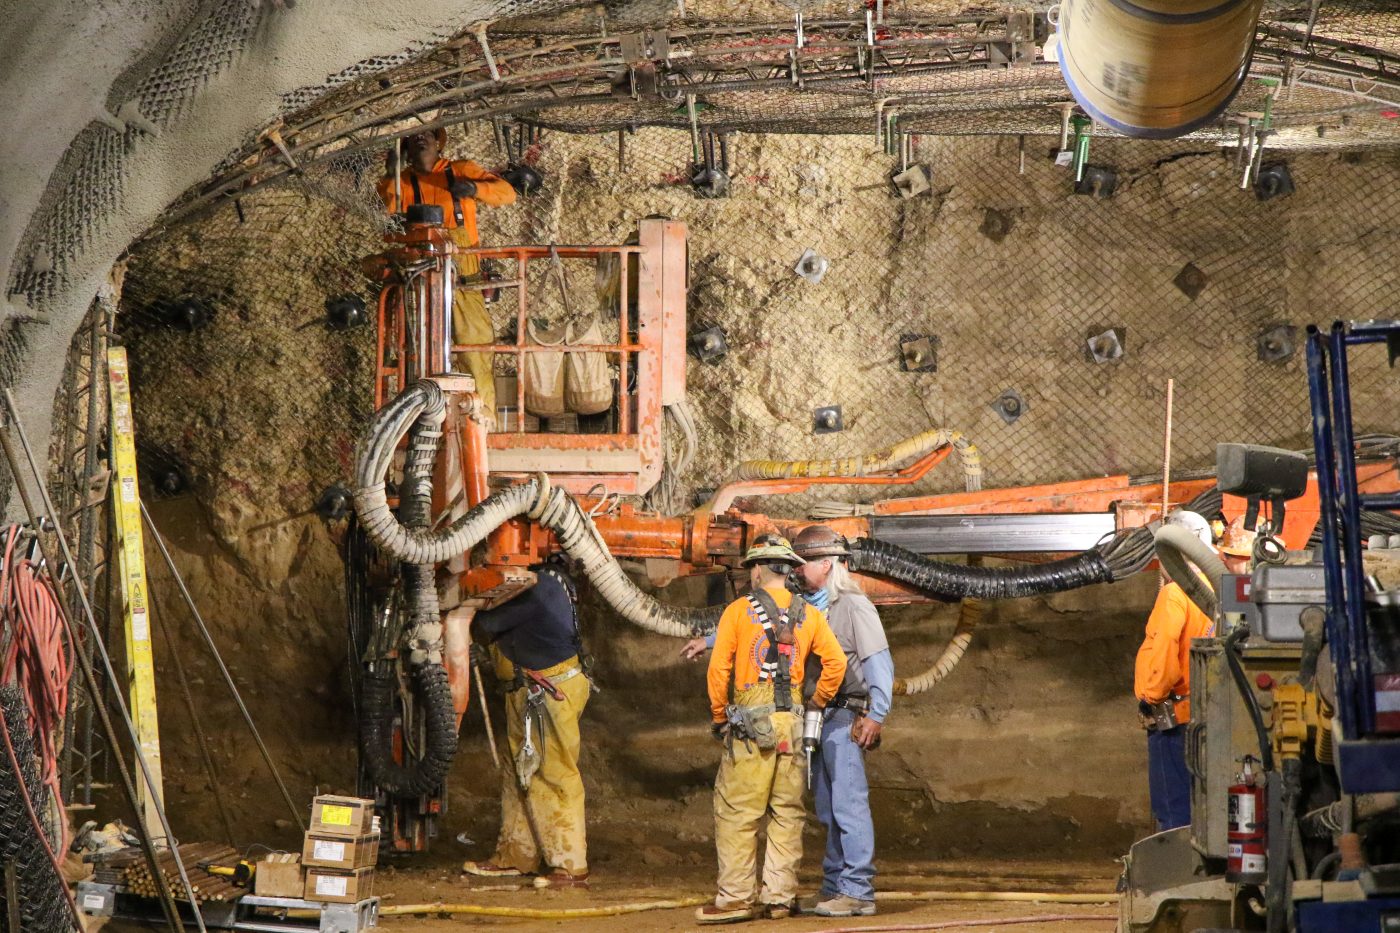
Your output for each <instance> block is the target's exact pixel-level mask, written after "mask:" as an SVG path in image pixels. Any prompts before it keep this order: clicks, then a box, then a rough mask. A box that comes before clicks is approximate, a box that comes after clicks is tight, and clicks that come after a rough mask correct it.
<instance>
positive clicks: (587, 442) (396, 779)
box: [347, 220, 1400, 850]
mask: <svg viewBox="0 0 1400 933" xmlns="http://www.w3.org/2000/svg"><path fill="white" fill-rule="evenodd" d="M391 241H392V243H393V244H394V245H393V248H391V249H390V250H389V251H387V252H385V253H384V254H382V255H380V256H378V257H374V258H373V259H372V260H371V261H369V262H368V263H367V268H368V269H369V270H370V271H371V272H373V273H374V274H376V275H377V276H379V277H380V279H381V280H382V282H383V291H382V294H381V298H380V302H379V344H378V346H379V354H378V360H377V365H376V376H377V378H376V396H375V397H376V402H377V404H378V405H379V406H380V408H379V411H378V413H377V414H376V416H375V418H374V420H373V422H372V423H371V425H370V428H369V429H368V431H367V433H366V435H365V437H364V438H363V439H362V440H361V442H360V445H359V447H358V450H357V463H356V476H355V483H354V501H355V511H356V515H357V521H358V525H357V527H356V528H354V529H353V531H352V537H351V544H352V547H351V548H350V549H349V551H348V552H347V553H348V557H347V567H348V578H347V579H348V581H349V586H350V595H351V611H352V636H353V639H354V650H355V652H356V655H357V657H359V658H360V660H361V662H362V665H363V674H362V687H361V690H360V696H361V703H360V710H361V718H362V728H361V738H362V762H363V765H364V767H363V773H364V783H365V785H366V787H365V790H366V791H368V790H371V789H373V790H374V791H375V792H377V793H378V795H379V798H380V800H381V802H382V804H383V805H384V809H385V811H386V813H388V814H389V819H388V820H387V821H386V822H387V824H388V826H389V830H388V831H389V834H390V842H391V845H392V846H393V847H394V848H398V849H401V850H419V849H422V848H425V847H426V845H427V840H428V837H429V836H430V835H431V824H432V818H433V817H434V816H435V815H436V814H437V813H438V812H440V809H441V800H442V799H444V798H443V795H442V793H441V789H440V786H441V783H442V780H443V778H444V777H445V775H446V772H447V766H448V765H449V764H450V760H451V756H450V752H451V748H450V746H451V744H452V743H453V742H455V734H456V730H455V728H454V726H455V725H456V724H458V723H460V721H461V718H462V716H463V714H464V713H465V711H466V709H467V702H468V698H469V696H470V694H471V687H472V684H471V676H472V672H471V665H470V663H469V661H468V657H469V650H468V649H469V644H470V636H469V626H470V622H471V618H472V615H473V614H474V612H475V611H477V610H478V609H482V608H489V607H491V606H494V605H498V604H500V603H501V602H504V601H505V600H507V599H509V598H511V597H512V596H513V595H515V594H517V593H519V592H520V591H521V590H523V589H525V588H527V587H529V586H531V585H533V583H534V575H533V574H532V573H531V572H530V569H529V568H530V567H531V566H533V565H535V564H537V563H539V562H540V561H541V560H543V559H544V558H545V557H546V556H547V555H549V554H551V553H554V552H557V551H560V550H563V551H566V552H568V553H569V554H570V555H571V556H572V557H574V558H575V559H576V560H577V561H579V562H580V564H581V565H582V567H583V571H584V573H585V574H586V575H587V576H588V578H589V579H590V581H591V583H592V584H593V586H594V587H595V589H596V590H597V591H598V593H599V594H600V595H601V596H602V597H603V598H604V599H605V600H606V601H607V602H608V603H609V604H610V605H611V606H612V607H613V608H614V609H615V610H616V612H617V613H618V614H619V615H621V616H622V617H623V618H625V619H628V620H629V621H631V622H633V623H635V624H637V625H640V626H642V627H644V628H646V629H648V630H650V631H653V632H657V633H659V634H666V635H672V636H677V637H682V636H690V635H693V634H700V633H703V632H705V631H707V630H708V628H709V627H711V626H713V624H714V622H715V620H716V619H717V617H718V607H711V608H709V609H679V608H675V607H670V606H666V605H664V604H662V603H660V602H658V601H657V599H656V598H655V597H653V596H652V595H650V594H649V593H647V592H644V591H643V590H642V589H640V588H639V587H638V586H637V584H636V583H634V582H633V580H632V578H631V577H630V576H629V575H628V574H627V573H626V572H624V570H623V568H622V566H621V565H620V564H619V560H626V561H629V562H640V563H641V564H642V565H643V566H644V567H645V570H646V575H647V576H648V577H649V578H650V580H651V582H652V583H653V584H664V583H666V582H668V581H669V580H671V579H674V578H675V577H677V576H682V575H689V574H697V573H699V574H704V573H723V572H725V571H726V570H730V569H734V568H737V567H738V566H739V562H740V559H741V557H742V555H743V553H744V551H745V549H746V548H747V547H748V545H749V543H750V542H752V541H753V539H754V538H755V537H757V536H758V535H760V534H762V533H764V532H767V531H771V530H777V531H780V532H782V533H784V534H787V535H789V536H795V534H796V533H797V532H798V531H800V530H801V528H802V527H804V526H806V525H809V524H812V522H809V521H791V520H783V519H775V518H771V517H769V516H767V515H765V514H764V513H763V512H761V511H758V510H757V508H758V505H759V501H760V500H761V498H762V497H764V496H770V495H777V494H789V493H797V492H804V491H807V490H809V489H811V488H813V487H816V486H823V485H846V486H850V485H860V486H866V487H879V488H880V489H881V490H886V489H890V488H894V487H899V486H907V485H910V484H913V483H915V482H918V481H919V480H920V479H922V478H924V477H925V476H926V475H927V474H928V472H929V471H930V470H932V469H933V468H934V467H935V466H937V465H938V464H939V463H941V462H942V461H943V460H945V459H946V458H947V457H948V456H949V455H950V454H953V453H957V454H958V455H959V457H960V458H961V460H962V465H963V472H964V475H965V476H966V477H967V485H968V486H969V490H968V491H965V492H960V493H953V494H947V495H937V496H917V497H910V498H888V499H884V500H881V501H879V502H877V503H875V504H874V505H871V506H869V507H868V508H866V509H864V513H863V514H851V515H845V516H841V517H836V518H831V519H826V520H824V523H825V524H829V525H832V526H833V527H835V528H836V529H837V530H838V531H840V532H841V533H843V534H845V535H846V536H847V537H848V538H849V539H851V541H852V542H853V549H854V554H853V556H852V559H851V564H852V569H853V570H854V571H856V572H857V573H858V574H859V575H860V576H861V577H862V583H863V585H864V586H865V588H866V591H867V592H868V593H869V594H870V595H871V598H872V599H873V600H874V601H875V602H877V603H883V604H891V603H910V602H918V601H929V600H955V599H960V598H963V597H968V596H972V597H978V598H1002V597H1007V596H1024V595H1031V594H1035V593H1046V592H1055V591H1059V590H1065V589H1069V588H1072V587H1076V586H1083V585H1087V584H1091V583H1096V582H1109V581H1113V580H1117V579H1122V578H1123V577H1125V576H1128V575H1130V574H1132V573H1136V572H1138V571H1140V570H1142V569H1143V568H1144V567H1146V566H1147V565H1148V563H1149V562H1150V561H1151V559H1152V556H1153V539H1152V532H1151V529H1150V527H1149V526H1150V524H1151V523H1152V522H1154V521H1155V520H1157V519H1158V518H1159V517H1160V513H1161V509H1162V495H1163V490H1162V485H1161V484H1160V483H1157V482H1147V483H1137V482H1133V481H1132V480H1131V479H1130V478H1128V477H1126V476H1114V477H1104V478H1097V479H1089V480H1081V481H1076V482H1070V483H1062V484H1054V485H1048V486H1033V487H1022V488H1016V489H992V490H982V489H980V477H981V470H980V465H979V463H978V462H977V460H976V451H975V449H974V448H972V447H971V445H969V444H967V442H966V441H965V440H964V439H963V438H961V436H960V435H957V434H955V433H952V432H947V431H933V432H928V433H927V434H925V435H920V436H918V437H917V438H912V439H910V441H908V442H905V443H903V444H901V445H897V446H896V447H894V448H891V449H890V450H889V451H882V452H879V453H876V454H871V455H869V456H867V457H863V458H854V459H851V460H847V461H831V462H819V463H815V462H814V463H788V464H785V463H780V462H759V463H755V464H752V465H750V466H749V468H748V469H746V470H744V471H742V473H741V475H743V476H745V477H747V478H741V479H739V480H736V481H735V482H733V483H731V484H729V485H727V486H725V487H723V488H721V489H720V490H718V491H717V492H716V493H715V495H714V496H713V497H712V499H711V500H710V501H709V502H707V503H706V504H704V505H702V506H701V507H699V508H698V509H696V510H695V511H693V512H690V513H687V514H683V515H672V516H667V515H659V514H656V513H654V512H648V511H645V510H643V509H641V508H639V507H638V506H636V505H635V504H633V503H632V502H624V501H622V499H621V497H622V496H623V495H629V496H640V495H642V494H644V493H646V492H647V491H648V490H649V489H650V488H651V486H653V485H654V484H655V483H656V481H657V479H658V478H659V476H660V472H661V466H662V462H661V461H662V455H661V452H662V450H663V449H664V445H663V444H662V437H661V429H662V415H663V411H664V408H665V407H666V406H668V405H675V404H679V403H681V402H683V400H684V395H685V392H684V385H685V379H684V373H685V349H684V347H685V315H684V308H685V286H686V278H685V275H686V270H685V229H684V226H683V225H681V224H678V223H676V222H673V221H667V220H646V221H643V222H642V223H641V224H640V226H639V231H638V237H637V241H638V242H637V244H636V245H624V246H605V247H578V246H569V247H509V248H499V249H477V250H472V251H471V252H474V253H476V254H477V255H478V256H481V257H489V258H495V259H498V260H503V261H506V262H510V261H513V262H514V263H515V264H516V268H515V274H514V276H513V277H511V278H506V279H503V280H500V281H497V282H494V283H492V284H493V285H494V287H497V288H500V289H506V290H509V289H515V290H516V292H517V297H518V301H517V303H516V308H515V314H514V318H515V324H516V327H515V330H516V340H515V342H514V343H513V344H511V343H502V344H495V343H492V344H458V343H455V342H454V341H453V339H452V335H451V322H452V308H451V296H452V290H453V286H457V287H478V286H479V285H480V284H482V283H475V282H466V283H464V282H458V281H456V279H455V273H454V266H453V256H454V255H456V254H457V253H458V252H459V251H458V250H457V249H456V247H455V246H454V245H453V244H452V243H451V242H450V241H448V240H447V239H446V238H445V237H443V236H442V233H441V230H440V229H439V228H437V227H434V226H432V225H428V224H410V225H409V227H408V228H407V230H406V231H405V232H404V233H403V234H400V235H396V236H394V237H392V238H391ZM565 260H569V261H579V260H584V261H592V262H594V263H595V264H596V265H597V266H598V267H599V268H600V269H601V268H604V263H605V262H607V263H611V264H612V266H611V267H612V268H615V269H616V270H617V271H616V276H617V281H616V282H614V283H613V287H612V288H611V289H604V291H605V292H606V293H608V294H611V295H613V296H614V299H615V301H616V305H617V306H616V314H615V319H614V321H611V322H608V323H609V324H611V325H613V332H614V333H615V334H616V338H615V342H613V343H604V344H590V345H586V346H550V347H548V348H547V349H548V351H549V352H551V353H556V354H561V355H562V354H569V353H602V354H605V355H607V356H608V358H609V360H610V363H611V365H613V366H614V367H615V371H616V373H617V375H618V378H617V380H616V382H615V383H614V389H613V400H612V405H611V409H610V411H609V412H608V418H607V420H608V421H609V424H608V425H607V427H608V428H609V429H610V430H609V431H607V432H605V433H596V434H583V433H577V434H560V433H554V432H550V431H539V430H533V431H532V430H528V429H527V419H526V418H525V417H524V413H523V411H522V408H523V406H524V402H525V399H526V394H527V390H528V389H529V388H530V387H528V386H527V385H526V384H525V379H526V374H527V372H528V371H529V367H527V366H526V365H525V364H526V358H527V356H528V355H529V354H532V353H540V352H544V350H543V349H542V347H541V346H540V345H538V344H534V343H532V342H531V341H530V339H529V333H530V315H529V306H528V301H527V295H526V291H527V284H528V282H529V264H530V263H531V262H532V261H548V262H550V263H552V264H553V263H559V262H563V261H565ZM597 278H598V280H599V281H603V279H604V278H605V277H604V276H602V275H601V274H600V275H598V276H597ZM458 353H490V354H493V355H494V356H500V357H505V358H507V359H512V358H513V360H514V362H515V368H516V375H517V380H516V382H515V383H514V385H513V386H512V385H511V384H510V383H509V382H508V381H506V382H505V383H504V384H505V385H506V386H509V387H510V389H511V390H512V391H511V392H510V393H508V394H513V395H514V396H515V398H514V402H515V405H514V406H510V405H503V406H502V408H501V409H500V410H498V412H496V413H492V412H487V411H484V410H483V408H482V403H481V395H480V394H479V393H478V391H477V386H476V384H475V382H474V380H473V378H472V377H471V376H467V375H462V374H460V373H456V372H453V371H452V368H453V358H454V357H453V355H454V354H458ZM560 358H561V359H562V356H561V357H560ZM512 407H513V408H514V410H513V412H512V411H510V410H509V409H511V408H512ZM493 415H494V416H495V418H494V420H496V421H497V423H499V424H500V426H501V427H503V428H508V429H507V430H504V431H489V430H488V425H489V424H490V422H491V421H492V420H493ZM507 421H509V424H507V423H506V422H507ZM390 475H398V476H401V480H400V481H399V482H398V483H397V485H395V486H392V487H391V486H390V485H388V484H387V483H386V479H387V478H388V477H389V476H390ZM1359 480H1360V483H1361V485H1362V488H1363V489H1366V490H1368V491H1371V490H1374V491H1377V492H1379V491H1393V490H1395V489H1397V488H1400V483H1398V482H1397V476H1396V472H1395V469H1394V465H1393V464H1392V463H1389V462H1378V463H1375V464H1370V465H1365V466H1363V467H1362V468H1361V469H1360V470H1359ZM1214 487H1215V484H1214V480H1213V479H1212V478H1201V479H1192V480H1187V481H1184V482H1178V483H1175V484H1173V485H1172V487H1171V494H1172V499H1173V504H1174V505H1175V506H1187V507H1191V508H1195V509H1197V510H1198V511H1201V512H1202V513H1203V514H1206V515H1207V517H1214V516H1215V514H1217V513H1223V514H1224V516H1225V517H1226V518H1227V519H1232V518H1234V517H1235V516H1237V515H1240V514H1243V513H1244V511H1245V509H1246V502H1245V501H1244V500H1243V499H1238V498H1236V497H1232V496H1225V497H1223V500H1222V498H1221V497H1220V495H1219V493H1218V492H1215V491H1214ZM1317 517H1318V499H1317V489H1316V483H1315V482H1314V483H1312V484H1311V485H1310V486H1309V488H1308V492H1307V494H1306V495H1305V496H1304V498H1302V499H1300V500H1298V501H1296V502H1294V503H1291V504H1290V506H1289V509H1288V512H1287V521H1286V524H1285V525H1284V527H1283V528H1282V529H1281V532H1280V537H1282V538H1283V540H1284V542H1285V543H1286V544H1287V545H1288V546H1289V547H1292V548H1299V547H1303V546H1304V545H1305V544H1306V542H1307V539H1308V537H1309V535H1310V534H1311V533H1312V530H1313V528H1314V527H1315V526H1316V524H1317ZM944 553H956V554H974V553H975V554H990V555H995V556H999V557H1007V558H1014V559H1019V560H1020V561H1021V562H1022V563H1021V565H1019V566H1010V567H1007V566H996V567H993V566H969V565H963V564H954V563H945V562H939V561H936V560H933V559H931V558H930V557H929V556H928V555H930V554H944ZM434 579H435V580H436V584H437V585H436V586H435V587H434V586H432V585H431V582H432V581H433V580H434ZM395 685H397V687H395ZM404 685H408V687H407V688H405V686H404ZM395 689H397V695H396V696H393V695H392V694H394V692H395Z"/></svg>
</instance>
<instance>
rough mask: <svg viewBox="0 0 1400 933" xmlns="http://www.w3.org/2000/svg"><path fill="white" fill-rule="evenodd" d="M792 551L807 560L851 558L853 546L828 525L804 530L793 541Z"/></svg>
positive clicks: (814, 526)
mask: <svg viewBox="0 0 1400 933" xmlns="http://www.w3.org/2000/svg"><path fill="white" fill-rule="evenodd" d="M792 549H793V550H794V551H796V552H797V553H798V554H799V555H800V556H801V557H804V558H806V559H807V560H816V559H818V558H821V557H850V556H851V546H850V544H849V543H848V542H847V541H846V538H845V536H844V535H841V534H838V533H837V532H836V530H835V529H834V528H831V527H830V526H828V525H812V526H810V527H807V528H803V529H802V530H801V531H799V532H798V533H797V537H795V538H793V539H792Z"/></svg>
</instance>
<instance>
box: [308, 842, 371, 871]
mask: <svg viewBox="0 0 1400 933" xmlns="http://www.w3.org/2000/svg"><path fill="white" fill-rule="evenodd" d="M378 859H379V834H378V833H370V834H369V835H367V836H360V837H358V838H356V839H346V838H345V837H344V836H327V835H324V834H322V833H307V834H306V845H305V846H304V847H303V848H302V850H301V863H302V864H303V865H305V866H306V867H307V868H313V867H314V868H344V869H354V868H373V867H374V863H375V862H376V861H377V860H378Z"/></svg>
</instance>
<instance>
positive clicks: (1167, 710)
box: [1133, 509, 1215, 832]
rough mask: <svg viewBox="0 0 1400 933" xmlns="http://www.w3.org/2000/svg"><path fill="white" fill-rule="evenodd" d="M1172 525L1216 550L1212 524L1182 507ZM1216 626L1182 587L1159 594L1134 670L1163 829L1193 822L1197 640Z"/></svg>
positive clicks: (1159, 827) (1174, 514)
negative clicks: (1189, 764)
mask: <svg viewBox="0 0 1400 933" xmlns="http://www.w3.org/2000/svg"><path fill="white" fill-rule="evenodd" d="M1167 524H1169V525H1180V526H1182V527H1184V528H1186V529H1188V530H1190V531H1191V532H1192V533H1193V534H1195V535H1196V537H1198V538H1199V539H1200V540H1201V541H1202V543H1204V544H1206V545H1207V546H1212V545H1213V543H1214V542H1213V541H1212V534H1211V527H1210V522H1209V521H1207V520H1206V519H1205V518H1204V517H1202V516H1201V515H1198V514H1197V513H1195V512H1192V511H1189V510H1186V509H1179V510H1177V511H1175V512H1172V513H1171V514H1170V515H1168V516H1167ZM1214 632H1215V623H1214V621H1212V620H1211V618H1210V617H1209V616H1207V615H1206V614H1205V613H1204V612H1202V611H1201V610H1200V607H1198V606H1197V605H1196V604H1195V603H1193V602H1192V601H1191V599H1190V597H1188V596H1187V595H1186V591H1185V590H1183V589H1182V588H1181V587H1180V586H1179V585H1178V584H1176V583H1173V582H1167V583H1166V584H1165V585H1164V586H1163V587H1162V588H1161V589H1160V590H1159V591H1158V592H1157V601H1156V603H1155V604H1153V606H1152V614H1151V615H1150V616H1148V619H1147V631H1146V635H1145V637H1144V638H1143V642H1142V647H1140V648H1139V649H1138V653H1137V662H1136V664H1135V665H1134V670H1133V692H1134V693H1135V694H1136V695H1137V699H1138V716H1139V720H1140V722H1141V723H1142V726H1143V728H1145V729H1146V730H1147V767H1148V782H1147V783H1148V789H1149V791H1150V794H1151V798H1152V817H1153V819H1154V820H1156V822H1157V831H1158V832H1162V831H1165V830H1168V829H1175V828H1176V827H1178V826H1186V825H1188V824H1189V823H1190V822H1191V773H1190V772H1189V771H1187V769H1186V723H1188V722H1189V721H1190V720H1191V700H1190V697H1191V663H1190V662H1191V640H1192V639H1194V638H1207V637H1209V636H1211V635H1213V634H1214Z"/></svg>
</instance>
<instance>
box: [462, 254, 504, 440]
mask: <svg viewBox="0 0 1400 933" xmlns="http://www.w3.org/2000/svg"><path fill="white" fill-rule="evenodd" d="M459 242H460V245H463V246H465V245H466V243H465V241H459ZM480 271H481V266H480V263H479V262H477V258H476V257H475V256H458V257H457V275H458V276H462V277H465V278H468V279H471V280H476V279H477V278H478V276H479V273H480ZM495 339H496V331H495V328H493V327H492V326H491V313H490V312H489V311H487V310H486V296H485V295H484V294H483V293H482V292H481V291H480V290H479V289H473V288H454V290H453V293H452V342H453V343H494V342H495ZM494 359H495V354H493V353H456V354H453V357H452V365H453V367H454V368H455V369H457V370H458V371H459V372H468V373H471V374H472V377H473V378H474V379H476V394H477V395H479V396H481V409H482V411H483V412H485V413H486V414H487V415H489V416H490V418H491V419H492V424H494V423H495V418H496V376H495V373H494V366H493V362H492V361H493V360H494Z"/></svg>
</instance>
